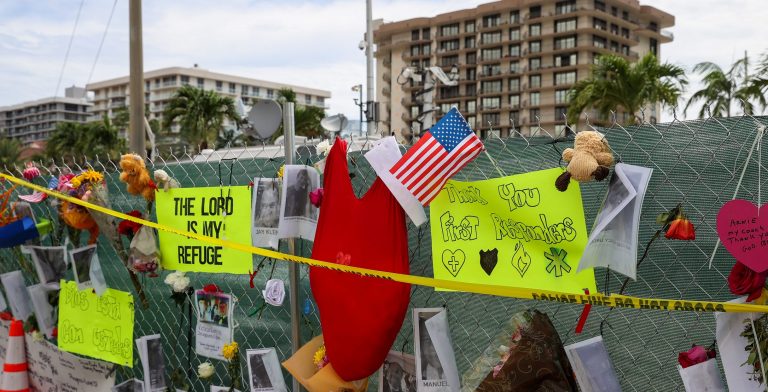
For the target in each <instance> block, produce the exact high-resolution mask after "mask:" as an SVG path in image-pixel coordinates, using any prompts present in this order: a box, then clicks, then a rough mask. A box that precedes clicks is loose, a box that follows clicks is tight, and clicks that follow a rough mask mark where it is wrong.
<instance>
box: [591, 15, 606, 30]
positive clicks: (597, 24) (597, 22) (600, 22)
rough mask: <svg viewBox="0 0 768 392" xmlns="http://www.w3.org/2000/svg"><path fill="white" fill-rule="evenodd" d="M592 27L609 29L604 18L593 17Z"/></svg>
mask: <svg viewBox="0 0 768 392" xmlns="http://www.w3.org/2000/svg"><path fill="white" fill-rule="evenodd" d="M592 27H593V28H595V29H597V30H603V31H606V30H608V23H607V22H606V21H604V20H602V19H598V18H592Z"/></svg>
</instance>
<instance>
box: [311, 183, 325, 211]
mask: <svg viewBox="0 0 768 392" xmlns="http://www.w3.org/2000/svg"><path fill="white" fill-rule="evenodd" d="M309 201H310V203H312V205H313V206H315V207H317V208H320V204H322V203H323V188H317V189H315V190H314V191H312V192H310V193H309Z"/></svg>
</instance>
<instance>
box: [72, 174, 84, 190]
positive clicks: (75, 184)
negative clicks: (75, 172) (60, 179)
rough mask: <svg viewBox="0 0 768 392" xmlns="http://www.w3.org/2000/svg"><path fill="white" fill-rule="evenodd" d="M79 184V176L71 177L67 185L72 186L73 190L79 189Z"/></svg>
mask: <svg viewBox="0 0 768 392" xmlns="http://www.w3.org/2000/svg"><path fill="white" fill-rule="evenodd" d="M81 183H82V181H80V176H77V177H72V179H71V180H69V184H70V185H72V187H73V188H78V187H80V184H81Z"/></svg>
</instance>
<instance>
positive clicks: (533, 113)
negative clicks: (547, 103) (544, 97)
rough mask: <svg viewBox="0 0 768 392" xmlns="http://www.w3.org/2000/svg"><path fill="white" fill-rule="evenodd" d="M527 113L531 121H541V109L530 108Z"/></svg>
mask: <svg viewBox="0 0 768 392" xmlns="http://www.w3.org/2000/svg"><path fill="white" fill-rule="evenodd" d="M528 114H529V115H530V117H531V118H530V120H531V122H539V121H541V110H540V109H538V108H537V109H531V110H530V111H529V112H528Z"/></svg>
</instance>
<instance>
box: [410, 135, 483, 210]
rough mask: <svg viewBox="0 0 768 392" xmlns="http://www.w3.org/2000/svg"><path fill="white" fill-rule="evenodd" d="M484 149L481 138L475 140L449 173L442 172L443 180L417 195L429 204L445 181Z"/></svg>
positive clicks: (420, 199) (424, 203)
mask: <svg viewBox="0 0 768 392" xmlns="http://www.w3.org/2000/svg"><path fill="white" fill-rule="evenodd" d="M481 151H482V143H481V142H480V140H479V139H478V140H476V141H473V143H472V144H471V145H470V146H469V148H468V149H467V150H466V151H465V152H464V153H463V154H462V156H461V157H459V158H457V159H456V160H455V162H454V163H453V164H452V165H451V166H450V168H449V170H448V172H447V173H445V172H443V173H441V174H440V176H441V178H442V181H441V182H439V183H436V184H434V185H433V186H432V187H430V188H429V189H427V190H426V192H424V191H422V192H420V194H417V195H416V197H417V198H418V199H419V201H421V202H422V204H423V205H425V206H426V205H428V204H429V202H431V201H432V199H434V198H435V196H437V194H438V193H439V192H440V190H441V189H442V188H443V185H445V182H446V181H448V179H449V178H451V177H452V176H453V175H454V174H456V173H458V172H459V171H460V170H461V169H463V168H464V166H466V165H467V164H469V162H471V161H472V160H473V159H475V158H476V157H477V156H478V155H479V154H480V152H481Z"/></svg>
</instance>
